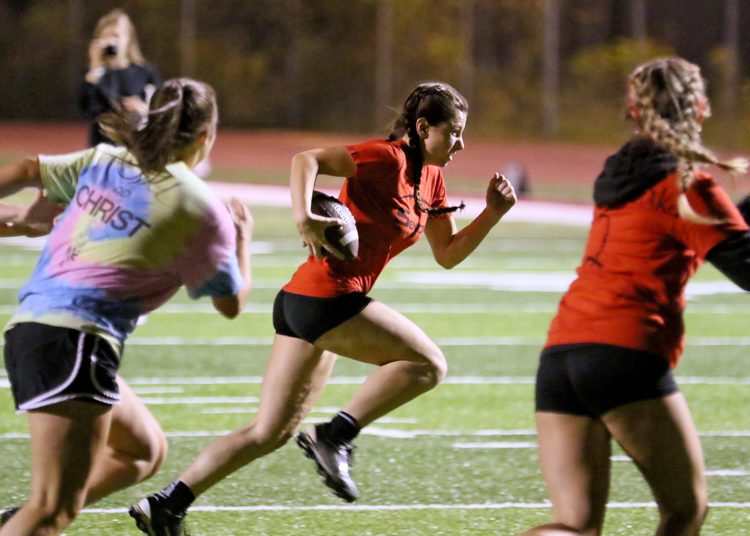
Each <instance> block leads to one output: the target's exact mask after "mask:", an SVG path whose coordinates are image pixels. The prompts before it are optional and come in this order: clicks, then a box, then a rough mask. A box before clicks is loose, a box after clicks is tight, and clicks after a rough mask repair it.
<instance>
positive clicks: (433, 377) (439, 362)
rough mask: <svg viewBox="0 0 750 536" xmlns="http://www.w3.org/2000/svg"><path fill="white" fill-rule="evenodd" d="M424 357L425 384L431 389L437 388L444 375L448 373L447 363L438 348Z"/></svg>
mask: <svg viewBox="0 0 750 536" xmlns="http://www.w3.org/2000/svg"><path fill="white" fill-rule="evenodd" d="M426 357H427V362H426V364H425V368H426V374H425V379H426V381H425V383H427V385H428V386H429V388H430V389H432V388H433V387H437V386H438V385H439V384H440V382H442V381H443V380H444V379H445V375H446V374H447V373H448V362H447V361H446V359H445V356H444V355H443V352H441V351H440V349H439V348H435V350H434V351H433V352H432V353H431V354H429V355H427V356H426Z"/></svg>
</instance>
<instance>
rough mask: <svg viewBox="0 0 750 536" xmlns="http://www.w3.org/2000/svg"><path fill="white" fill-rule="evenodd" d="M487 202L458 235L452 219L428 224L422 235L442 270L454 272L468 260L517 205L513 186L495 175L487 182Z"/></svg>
mask: <svg viewBox="0 0 750 536" xmlns="http://www.w3.org/2000/svg"><path fill="white" fill-rule="evenodd" d="M486 198H487V206H486V207H485V208H484V210H483V211H482V212H481V213H480V214H479V215H478V216H477V217H476V218H474V220H473V221H472V222H471V223H469V225H467V226H466V227H464V228H463V229H461V230H460V231H458V232H456V231H457V230H456V223H455V221H454V220H453V218H452V217H451V218H432V219H429V220H427V226H426V227H425V234H426V235H427V240H428V241H429V242H430V247H431V248H432V254H433V256H434V257H435V260H436V261H437V263H438V264H439V265H440V266H442V267H443V268H448V269H450V268H453V267H454V266H456V265H458V264H460V263H461V262H462V261H463V260H464V259H465V258H466V257H468V256H469V255H470V254H471V252H472V251H474V250H475V249H476V248H477V246H478V245H479V244H481V243H482V240H484V238H485V237H486V236H487V233H489V232H490V230H491V229H492V228H493V227H494V226H495V224H497V222H499V221H500V219H501V218H502V217H503V216H504V215H505V213H506V212H508V211H509V210H510V209H511V208H512V207H513V205H515V204H516V194H515V192H514V191H513V186H512V185H511V184H510V182H508V180H507V179H506V178H505V177H503V176H502V175H500V174H499V173H495V176H494V177H493V178H491V179H490V182H489V185H488V186H487V196H486Z"/></svg>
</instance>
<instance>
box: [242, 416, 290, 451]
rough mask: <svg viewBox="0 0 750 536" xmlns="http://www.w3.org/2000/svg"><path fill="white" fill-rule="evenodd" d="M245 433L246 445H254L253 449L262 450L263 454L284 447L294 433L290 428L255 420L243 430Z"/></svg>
mask: <svg viewBox="0 0 750 536" xmlns="http://www.w3.org/2000/svg"><path fill="white" fill-rule="evenodd" d="M243 435H244V436H245V437H244V443H245V444H246V445H248V446H252V447H253V450H255V451H256V452H257V451H261V454H262V455H265V454H270V453H271V452H273V451H275V450H277V449H279V448H281V447H283V446H284V445H285V444H286V443H287V442H288V441H289V440H290V439H291V437H292V435H293V433H292V431H291V430H290V429H288V428H283V429H279V428H277V427H274V426H266V425H264V424H263V423H259V422H255V423H253V424H252V425H250V426H249V427H248V428H247V429H246V430H245V431H244V432H243Z"/></svg>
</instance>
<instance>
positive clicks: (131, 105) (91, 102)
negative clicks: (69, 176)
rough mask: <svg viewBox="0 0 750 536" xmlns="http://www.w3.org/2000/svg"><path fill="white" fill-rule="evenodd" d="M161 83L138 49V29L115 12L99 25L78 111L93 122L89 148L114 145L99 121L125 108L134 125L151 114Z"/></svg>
mask: <svg viewBox="0 0 750 536" xmlns="http://www.w3.org/2000/svg"><path fill="white" fill-rule="evenodd" d="M161 84H162V79H161V75H160V74H159V72H158V70H157V69H156V68H155V67H154V66H152V65H150V64H148V63H146V61H145V60H144V58H143V54H142V53H141V48H140V46H139V45H138V38H137V36H136V33H135V27H134V26H133V22H132V21H131V20H130V17H129V16H128V15H127V13H125V12H124V11H123V10H122V9H113V10H112V11H110V12H108V13H106V14H105V15H103V16H102V17H101V18H100V19H99V21H98V22H97V23H96V28H95V29H94V37H93V39H92V40H91V43H90V44H89V68H88V70H87V71H86V74H85V76H84V79H83V82H82V84H81V90H80V98H79V108H80V110H81V113H82V114H83V115H84V116H85V117H87V118H89V119H92V120H93V122H92V124H91V129H90V131H89V146H91V147H93V146H95V145H97V144H99V143H112V141H111V140H109V139H108V138H107V137H106V136H105V135H104V134H103V133H102V131H101V129H100V128H99V124H98V122H97V121H96V119H97V118H98V117H99V116H100V115H101V114H103V113H106V112H111V111H113V110H115V109H116V108H122V109H123V110H124V111H125V112H126V113H127V114H129V115H130V116H131V117H130V119H131V120H133V122H134V123H135V124H137V123H138V122H139V121H141V120H142V119H143V118H145V116H146V114H147V113H148V101H149V100H150V98H151V95H152V94H153V92H154V91H155V90H156V88H157V87H159V86H161Z"/></svg>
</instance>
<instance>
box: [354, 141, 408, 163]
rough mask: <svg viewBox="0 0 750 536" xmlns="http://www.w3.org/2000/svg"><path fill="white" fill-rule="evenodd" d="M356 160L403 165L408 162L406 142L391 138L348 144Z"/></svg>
mask: <svg viewBox="0 0 750 536" xmlns="http://www.w3.org/2000/svg"><path fill="white" fill-rule="evenodd" d="M347 150H348V151H349V153H350V154H351V155H352V157H353V158H354V160H355V161H358V162H360V161H366V162H377V163H380V164H384V165H388V164H393V165H395V166H398V167H400V166H402V165H404V164H405V163H406V153H405V152H404V143H403V142H401V141H389V140H380V139H375V140H367V141H363V142H361V143H357V144H355V145H349V146H347Z"/></svg>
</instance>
